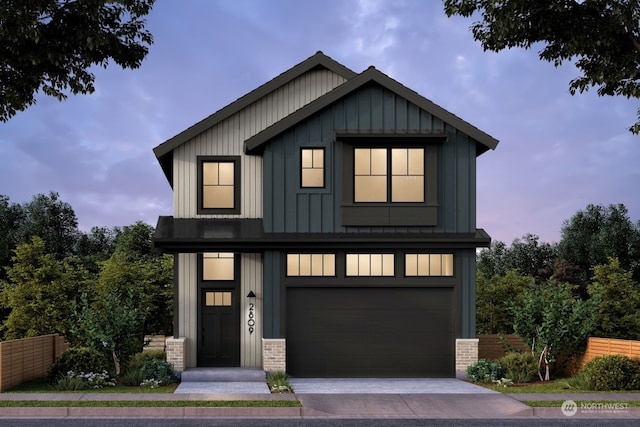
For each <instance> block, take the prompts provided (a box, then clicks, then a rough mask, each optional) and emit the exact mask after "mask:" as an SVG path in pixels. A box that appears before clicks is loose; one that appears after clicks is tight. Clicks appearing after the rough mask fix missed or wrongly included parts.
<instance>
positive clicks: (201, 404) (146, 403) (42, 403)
mask: <svg viewBox="0 0 640 427" xmlns="http://www.w3.org/2000/svg"><path fill="white" fill-rule="evenodd" d="M301 406H302V405H301V404H300V402H298V401H297V400H0V407H4V408H300V407H301Z"/></svg>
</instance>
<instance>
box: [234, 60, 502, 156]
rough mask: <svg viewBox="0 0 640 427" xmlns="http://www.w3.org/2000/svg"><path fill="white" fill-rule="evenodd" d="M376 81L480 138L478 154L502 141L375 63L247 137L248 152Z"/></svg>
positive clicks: (246, 146) (245, 146)
mask: <svg viewBox="0 0 640 427" xmlns="http://www.w3.org/2000/svg"><path fill="white" fill-rule="evenodd" d="M372 82H373V83H377V84H378V85H380V86H382V87H384V88H386V89H388V90H390V91H392V92H394V93H396V94H397V95H399V96H402V97H403V98H405V99H406V100H408V101H409V102H412V103H414V104H416V105H417V106H418V107H419V108H421V109H423V110H425V111H427V112H428V113H430V114H432V115H433V116H435V117H437V118H439V119H441V120H442V121H443V122H444V123H448V124H449V125H451V126H453V127H454V128H456V129H458V130H459V131H461V132H463V133H465V134H467V135H468V136H469V137H471V138H473V139H474V140H476V141H477V144H476V146H477V148H476V150H477V151H476V153H477V154H476V155H478V156H479V155H480V154H482V153H484V152H485V151H487V150H489V149H495V148H496V146H497V145H498V140H497V139H495V138H494V137H492V136H490V135H488V134H487V133H485V132H483V131H481V130H480V129H478V128H477V127H475V126H473V125H471V124H470V123H468V122H466V121H464V120H462V119H461V118H460V117H458V116H456V115H455V114H453V113H451V112H449V111H447V110H445V109H444V108H442V107H440V106H439V105H436V104H435V103H433V102H432V101H430V100H428V99H427V98H425V97H423V96H422V95H420V94H418V93H417V92H414V91H413V90H411V89H409V88H408V87H406V86H404V85H402V84H401V83H399V82H398V81H396V80H394V79H392V78H391V77H389V76H387V75H386V74H384V73H382V72H380V71H378V70H376V69H375V67H373V66H371V67H369V68H368V69H366V70H365V71H363V72H362V73H360V74H358V75H357V76H355V77H353V78H352V79H350V80H347V81H346V82H344V83H343V84H341V85H340V86H338V87H336V88H335V89H333V90H331V91H329V92H327V93H326V94H324V95H322V96H321V97H319V98H318V99H316V100H314V101H312V102H310V103H309V104H307V105H305V106H304V107H302V108H300V109H299V110H297V111H295V112H293V113H291V114H289V115H288V116H287V117H284V118H283V119H282V120H280V121H278V122H276V123H274V124H273V125H271V126H269V127H268V128H266V129H264V130H263V131H261V132H259V133H257V134H256V135H254V136H252V137H251V138H249V139H247V140H246V141H245V143H244V151H245V153H247V154H253V153H258V152H260V151H261V150H262V148H263V146H264V144H265V143H266V142H267V141H269V140H270V139H271V138H273V137H275V136H277V135H278V134H280V133H282V132H284V131H285V130H287V129H289V128H290V127H292V126H294V125H296V124H297V123H299V122H300V121H302V120H304V119H306V118H307V117H309V116H311V115H312V114H314V113H316V112H318V111H320V110H321V109H323V108H325V107H327V106H329V105H330V104H332V103H333V102H335V101H337V100H339V99H340V98H343V97H344V96H346V95H348V94H350V93H352V92H354V91H356V90H357V89H359V88H361V87H363V86H365V85H367V84H370V83H372ZM440 131H442V130H440Z"/></svg>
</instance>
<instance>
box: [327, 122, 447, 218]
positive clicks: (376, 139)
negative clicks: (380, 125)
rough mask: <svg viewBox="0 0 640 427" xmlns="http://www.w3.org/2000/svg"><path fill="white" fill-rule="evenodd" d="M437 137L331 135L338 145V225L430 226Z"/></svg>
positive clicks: (434, 211) (441, 137)
mask: <svg viewBox="0 0 640 427" xmlns="http://www.w3.org/2000/svg"><path fill="white" fill-rule="evenodd" d="M446 139H447V134H445V133H441V132H431V131H426V132H424V133H421V132H413V131H412V132H409V131H407V133H406V134H405V133H398V132H388V133H384V132H371V133H353V132H347V131H344V132H336V141H337V142H339V143H340V144H341V154H342V176H341V179H342V186H341V189H342V196H341V199H342V200H341V205H340V211H341V225H342V226H345V227H349V226H356V227H357V226H435V225H438V211H439V209H441V205H440V203H439V197H438V191H439V189H438V182H439V181H440V180H439V178H438V162H439V161H440V160H439V156H438V152H439V151H440V147H441V145H442V143H444V142H445V141H446Z"/></svg>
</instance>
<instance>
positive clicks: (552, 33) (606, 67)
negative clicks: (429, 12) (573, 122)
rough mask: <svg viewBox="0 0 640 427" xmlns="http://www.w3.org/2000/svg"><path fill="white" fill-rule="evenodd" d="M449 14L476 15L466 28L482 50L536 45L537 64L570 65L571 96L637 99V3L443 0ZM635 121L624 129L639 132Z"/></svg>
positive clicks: (639, 30) (623, 0)
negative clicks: (575, 72) (590, 93)
mask: <svg viewBox="0 0 640 427" xmlns="http://www.w3.org/2000/svg"><path fill="white" fill-rule="evenodd" d="M444 8H445V12H446V14H447V15H448V16H452V15H460V16H463V17H471V16H478V14H479V16H480V18H481V19H480V20H479V21H476V22H474V23H473V24H472V25H471V31H472V33H473V38H474V39H476V40H477V41H479V42H480V43H481V44H482V47H483V48H484V49H485V50H491V51H494V52H499V51H501V50H503V49H510V48H513V47H523V48H525V49H529V48H530V47H532V46H534V45H535V46H541V50H540V52H539V57H540V59H541V60H544V61H549V62H552V63H553V64H554V65H555V66H560V65H561V64H562V63H563V62H565V61H571V62H573V63H575V66H576V67H577V68H578V69H579V70H580V72H581V73H582V74H581V75H580V76H578V77H576V78H575V79H573V80H572V81H571V82H570V84H569V91H570V92H571V93H572V94H575V93H576V92H584V91H586V90H588V89H589V88H590V87H592V86H593V87H597V88H598V89H597V90H598V95H600V96H604V95H612V96H614V95H622V96H625V97H627V98H640V25H639V20H640V3H639V2H637V1H630V0H582V1H567V0H503V1H495V0H445V2H444ZM638 118H639V119H638V121H637V122H636V123H635V124H634V125H633V126H631V127H630V128H629V130H630V131H632V132H633V133H635V134H637V133H639V132H640V110H639V111H638Z"/></svg>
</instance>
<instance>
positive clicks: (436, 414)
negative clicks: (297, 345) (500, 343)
mask: <svg viewBox="0 0 640 427" xmlns="http://www.w3.org/2000/svg"><path fill="white" fill-rule="evenodd" d="M189 383H191V385H187V387H191V391H192V392H186V390H187V389H185V388H183V391H182V392H176V393H174V394H155V393H143V394H125V393H51V394H48V393H47V394H34V393H0V400H82V401H92V400H93V401H99V400H138V401H140V400H158V401H162V400H165V401H175V400H184V401H186V400H298V401H300V403H301V404H302V407H301V408H224V407H215V408H195V407H193V408H189V407H177V408H172V407H160V408H158V407H153V408H127V407H119V408H96V407H87V408H80V407H78V408H74V407H68V408H38V407H28V408H17V407H13V408H9V407H6V408H0V418H4V419H7V418H58V419H60V418H131V417H135V418H149V419H153V418H155V419H158V418H166V419H184V418H269V419H284V418H290V419H306V418H358V419H371V418H396V419H497V418H503V419H504V418H507V419H516V418H518V419H523V418H545V419H547V418H548V419H553V418H567V415H565V413H564V412H562V410H561V408H531V407H529V406H527V405H525V404H523V403H522V402H521V400H563V401H564V400H574V401H581V400H593V401H596V402H602V404H600V405H592V406H586V407H581V406H580V405H577V407H576V410H575V413H574V414H573V415H571V417H572V418H601V419H603V418H608V419H611V418H634V419H640V408H626V407H624V405H618V406H615V407H614V406H613V405H609V406H607V405H606V401H610V400H622V401H624V400H640V394H639V393H620V394H594V393H580V394H578V393H572V394H503V393H498V392H495V391H492V390H488V389H486V388H484V387H479V386H476V385H474V384H471V383H468V382H465V381H461V380H456V379H322V380H319V379H296V378H293V379H292V380H291V383H292V385H293V387H294V389H295V391H296V394H270V393H268V392H267V393H265V392H264V389H263V388H258V387H259V386H260V385H262V386H263V387H266V385H265V383H264V382H260V381H250V382H249V383H251V385H250V387H251V389H250V390H249V392H241V391H239V390H241V388H242V387H243V386H242V385H239V383H238V384H236V383H234V382H233V381H229V382H226V383H215V382H207V383H206V384H205V385H197V384H201V383H200V382H198V381H191V382H187V383H184V384H189ZM180 387H183V384H181V385H180ZM180 387H178V388H180ZM198 387H201V388H200V389H198ZM196 390H198V391H196Z"/></svg>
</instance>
